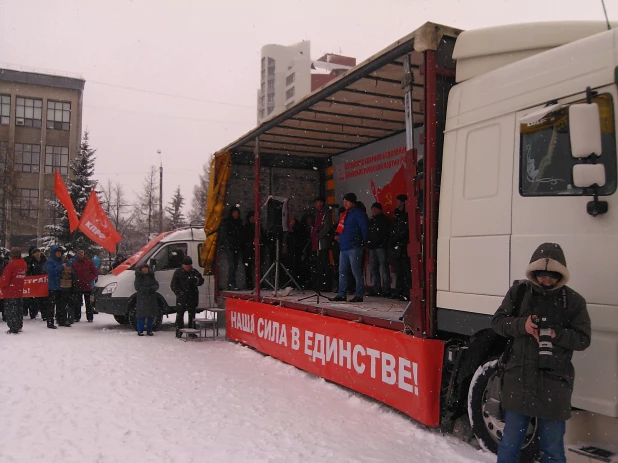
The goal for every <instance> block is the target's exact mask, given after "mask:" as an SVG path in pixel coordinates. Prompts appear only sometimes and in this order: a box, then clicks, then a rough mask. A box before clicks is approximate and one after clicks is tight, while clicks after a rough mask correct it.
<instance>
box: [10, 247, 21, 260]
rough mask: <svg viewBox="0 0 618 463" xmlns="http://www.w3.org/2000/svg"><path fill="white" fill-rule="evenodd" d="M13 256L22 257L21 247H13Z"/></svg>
mask: <svg viewBox="0 0 618 463" xmlns="http://www.w3.org/2000/svg"><path fill="white" fill-rule="evenodd" d="M11 257H13V258H17V257H21V248H18V247H13V248H11Z"/></svg>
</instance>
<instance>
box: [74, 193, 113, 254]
mask: <svg viewBox="0 0 618 463" xmlns="http://www.w3.org/2000/svg"><path fill="white" fill-rule="evenodd" d="M79 229H80V230H81V231H82V232H83V233H84V235H86V236H87V237H88V238H90V239H91V240H92V241H94V242H95V243H97V244H98V245H100V246H103V247H104V248H105V249H107V250H108V251H109V252H116V244H118V243H120V242H121V241H122V236H120V233H118V232H117V231H116V229H115V228H114V225H113V224H112V222H111V221H110V220H109V218H108V217H107V214H106V213H105V211H104V210H103V208H102V207H101V204H99V198H97V194H96V192H95V191H94V190H92V192H91V193H90V197H89V198H88V202H87V203H86V208H85V209H84V213H83V214H82V219H81V221H80V222H79Z"/></svg>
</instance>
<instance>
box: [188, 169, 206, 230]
mask: <svg viewBox="0 0 618 463" xmlns="http://www.w3.org/2000/svg"><path fill="white" fill-rule="evenodd" d="M209 179H210V161H207V162H205V163H204V166H203V167H202V173H201V174H200V181H199V183H198V184H197V185H195V186H194V187H193V199H191V212H190V213H189V219H191V221H192V222H193V221H196V222H199V221H202V220H204V216H205V215H206V202H207V200H208V180H209Z"/></svg>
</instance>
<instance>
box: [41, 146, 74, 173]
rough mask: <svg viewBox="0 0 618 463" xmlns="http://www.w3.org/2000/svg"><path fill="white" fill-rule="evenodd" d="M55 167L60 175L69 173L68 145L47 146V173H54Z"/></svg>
mask: <svg viewBox="0 0 618 463" xmlns="http://www.w3.org/2000/svg"><path fill="white" fill-rule="evenodd" d="M55 169H58V172H59V173H60V175H68V174H69V148H67V147H66V146H46V147H45V173H46V174H53V173H54V170H55Z"/></svg>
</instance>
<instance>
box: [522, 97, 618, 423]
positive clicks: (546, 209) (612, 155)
mask: <svg viewBox="0 0 618 463" xmlns="http://www.w3.org/2000/svg"><path fill="white" fill-rule="evenodd" d="M582 90H583V89H582ZM592 101H593V102H594V103H597V105H598V107H599V114H600V119H601V142H602V153H601V155H600V157H599V158H598V161H596V162H597V163H600V164H603V165H604V167H605V176H606V181H605V185H604V186H602V187H600V188H598V190H597V192H598V194H599V198H598V199H599V200H601V201H607V203H608V212H607V213H605V214H601V215H597V216H596V217H595V216H592V215H590V214H589V213H588V212H587V205H588V203H589V202H591V201H592V200H593V197H592V196H591V194H590V190H588V191H586V190H584V189H582V188H578V187H576V186H574V180H573V166H574V165H576V164H578V163H581V160H580V159H576V158H574V157H573V156H572V153H571V143H570V129H571V127H570V124H569V111H568V108H569V106H570V105H571V104H574V103H585V102H586V96H585V94H584V93H583V92H582V93H580V94H579V95H576V96H574V97H569V98H565V99H563V100H558V101H557V102H554V103H555V104H553V105H551V106H549V107H547V108H545V109H544V108H543V107H540V108H539V107H537V108H533V109H531V110H527V111H522V112H521V113H518V114H517V121H516V122H517V123H516V130H515V132H516V136H515V154H516V156H515V165H514V177H513V220H512V222H513V233H512V238H511V275H512V277H513V278H514V279H517V278H524V277H525V269H526V266H527V265H528V262H529V260H530V256H531V255H532V253H533V251H534V250H535V249H536V248H537V246H538V245H539V244H541V243H543V242H555V243H558V244H560V246H562V248H563V249H564V252H565V255H566V260H567V267H568V269H569V272H570V277H571V278H570V281H569V283H568V285H569V286H570V287H572V288H573V289H574V290H575V291H577V292H578V293H580V294H582V295H583V296H584V297H585V298H586V301H587V303H588V311H589V313H590V317H591V319H592V329H593V333H592V345H591V346H590V348H589V349H588V350H586V351H584V352H576V353H575V355H574V358H573V360H574V364H575V370H576V384H575V391H574V394H573V406H574V407H578V408H583V409H585V410H590V411H594V412H597V413H601V414H604V415H609V416H618V399H617V398H616V389H617V387H618V384H617V380H616V378H618V284H616V270H617V269H618V264H617V262H618V198H617V195H616V176H617V172H616V171H617V168H616V120H615V115H614V108H615V102H616V90H615V87H614V86H608V87H605V88H602V89H599V90H597V94H596V95H595V96H593V98H592ZM552 108H555V109H552ZM531 115H534V116H533V117H531Z"/></svg>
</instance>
